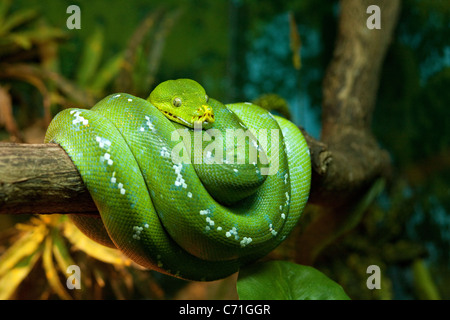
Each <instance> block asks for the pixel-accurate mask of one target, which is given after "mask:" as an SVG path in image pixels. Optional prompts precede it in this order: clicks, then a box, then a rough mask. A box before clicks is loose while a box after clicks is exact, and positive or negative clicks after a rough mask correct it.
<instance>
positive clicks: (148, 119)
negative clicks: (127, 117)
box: [145, 116, 155, 131]
mask: <svg viewBox="0 0 450 320" xmlns="http://www.w3.org/2000/svg"><path fill="white" fill-rule="evenodd" d="M145 119H146V120H147V122H146V123H147V126H148V128H149V129H150V130H152V131H154V130H155V126H154V125H153V123H152V122H151V121H150V117H149V116H145Z"/></svg>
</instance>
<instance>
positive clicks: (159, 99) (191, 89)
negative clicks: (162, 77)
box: [147, 79, 214, 129]
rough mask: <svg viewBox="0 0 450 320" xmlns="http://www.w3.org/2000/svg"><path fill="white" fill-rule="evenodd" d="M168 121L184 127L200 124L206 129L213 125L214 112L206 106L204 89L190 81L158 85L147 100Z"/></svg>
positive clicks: (184, 80)
mask: <svg viewBox="0 0 450 320" xmlns="http://www.w3.org/2000/svg"><path fill="white" fill-rule="evenodd" d="M147 100H148V101H149V102H150V103H151V104H153V105H154V106H155V107H156V108H158V109H159V110H160V111H161V112H162V113H163V114H164V115H165V116H166V117H167V118H168V119H169V120H171V121H174V122H178V123H180V124H182V125H184V126H186V127H189V128H194V125H195V124H200V125H201V127H202V128H203V129H208V128H210V127H211V126H212V124H213V123H214V111H213V108H212V107H211V106H210V105H209V104H208V100H209V98H208V95H207V94H206V92H205V89H204V88H203V87H202V86H201V85H200V84H199V83H197V82H196V81H194V80H190V79H178V80H168V81H164V82H162V83H160V84H159V85H158V86H157V87H156V88H155V89H154V90H153V91H152V92H151V93H150V96H149V97H148V99H147Z"/></svg>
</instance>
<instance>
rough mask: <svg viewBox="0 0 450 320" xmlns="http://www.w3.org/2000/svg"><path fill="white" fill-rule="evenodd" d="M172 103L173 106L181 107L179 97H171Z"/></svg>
mask: <svg viewBox="0 0 450 320" xmlns="http://www.w3.org/2000/svg"><path fill="white" fill-rule="evenodd" d="M172 104H173V105H174V106H175V107H181V99H180V98H175V99H173V102H172Z"/></svg>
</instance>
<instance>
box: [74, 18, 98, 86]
mask: <svg viewBox="0 0 450 320" xmlns="http://www.w3.org/2000/svg"><path fill="white" fill-rule="evenodd" d="M103 45H104V32H103V29H102V28H101V27H96V28H95V29H94V31H93V33H92V34H91V35H90V37H89V38H88V39H87V41H86V44H85V45H84V48H83V53H82V54H81V58H80V62H79V65H78V68H77V73H76V79H77V84H78V85H79V86H81V87H88V86H89V82H90V81H91V80H92V77H93V76H94V75H95V74H96V72H97V69H98V66H99V64H100V60H101V57H102V53H103Z"/></svg>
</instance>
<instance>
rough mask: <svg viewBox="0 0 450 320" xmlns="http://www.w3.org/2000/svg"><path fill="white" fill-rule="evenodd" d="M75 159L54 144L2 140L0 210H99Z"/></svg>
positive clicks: (3, 212) (64, 211) (21, 211)
mask: <svg viewBox="0 0 450 320" xmlns="http://www.w3.org/2000/svg"><path fill="white" fill-rule="evenodd" d="M96 212H97V209H96V207H95V204H94V202H93V201H92V198H91V196H90V194H89V192H88V191H87V189H86V188H85V186H84V184H83V181H82V180H81V177H80V175H79V173H78V171H77V169H76V168H75V166H74V164H73V163H72V160H70V158H69V157H68V155H67V154H66V153H65V151H64V150H63V149H62V148H61V147H59V146H58V145H55V144H35V145H32V144H13V143H2V144H0V214H29V213H37V214H47V213H86V214H93V213H96Z"/></svg>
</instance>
